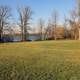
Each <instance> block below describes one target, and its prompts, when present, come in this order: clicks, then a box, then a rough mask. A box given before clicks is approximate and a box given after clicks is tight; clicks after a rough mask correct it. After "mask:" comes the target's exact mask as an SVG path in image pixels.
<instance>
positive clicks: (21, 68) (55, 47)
mask: <svg viewBox="0 0 80 80" xmlns="http://www.w3.org/2000/svg"><path fill="white" fill-rule="evenodd" d="M0 80H80V41H67V40H66V41H64V40H63V41H42V42H30V43H29V42H22V43H3V44H0Z"/></svg>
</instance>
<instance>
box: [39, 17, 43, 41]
mask: <svg viewBox="0 0 80 80" xmlns="http://www.w3.org/2000/svg"><path fill="white" fill-rule="evenodd" d="M38 31H39V35H40V40H43V38H44V35H43V34H44V20H43V19H42V18H40V19H39V21H38Z"/></svg>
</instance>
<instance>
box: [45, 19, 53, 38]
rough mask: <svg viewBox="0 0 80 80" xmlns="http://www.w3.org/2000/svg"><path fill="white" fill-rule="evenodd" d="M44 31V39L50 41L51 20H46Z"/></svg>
mask: <svg viewBox="0 0 80 80" xmlns="http://www.w3.org/2000/svg"><path fill="white" fill-rule="evenodd" d="M44 31H45V39H51V38H52V25H51V20H48V23H47V26H46V27H45V29H44Z"/></svg>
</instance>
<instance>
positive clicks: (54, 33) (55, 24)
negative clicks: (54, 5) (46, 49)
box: [52, 10, 59, 40]
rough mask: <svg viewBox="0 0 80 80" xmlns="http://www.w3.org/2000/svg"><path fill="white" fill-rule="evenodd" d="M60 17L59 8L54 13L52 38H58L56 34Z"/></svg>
mask: <svg viewBox="0 0 80 80" xmlns="http://www.w3.org/2000/svg"><path fill="white" fill-rule="evenodd" d="M58 19H59V13H58V11H57V10H54V11H53V13H52V30H53V31H52V34H53V36H52V38H54V39H55V40H56V39H57V34H56V27H57V25H58Z"/></svg>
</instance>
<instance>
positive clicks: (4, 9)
mask: <svg viewBox="0 0 80 80" xmlns="http://www.w3.org/2000/svg"><path fill="white" fill-rule="evenodd" d="M10 16H11V8H10V7H9V6H0V39H1V38H2V36H3V29H4V27H7V26H8V24H9V23H8V20H9V18H10Z"/></svg>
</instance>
